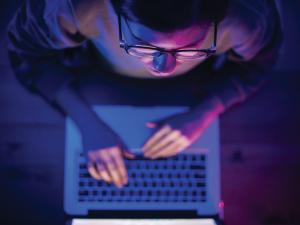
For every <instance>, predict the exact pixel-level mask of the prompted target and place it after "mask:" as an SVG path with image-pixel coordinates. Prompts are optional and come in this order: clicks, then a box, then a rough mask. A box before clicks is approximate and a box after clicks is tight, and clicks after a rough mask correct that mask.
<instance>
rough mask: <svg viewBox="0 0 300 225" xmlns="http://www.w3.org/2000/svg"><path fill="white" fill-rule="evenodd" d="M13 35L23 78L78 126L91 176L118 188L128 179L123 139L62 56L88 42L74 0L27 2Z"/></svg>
mask: <svg viewBox="0 0 300 225" xmlns="http://www.w3.org/2000/svg"><path fill="white" fill-rule="evenodd" d="M8 36H9V46H8V50H9V56H10V59H11V64H12V66H13V69H14V70H15V73H16V76H17V78H18V79H19V81H20V82H21V83H22V84H23V85H24V86H25V87H26V88H27V89H28V90H30V91H31V92H33V93H37V94H39V95H41V96H42V97H43V98H44V99H45V100H46V101H47V102H49V103H51V104H52V105H53V106H55V107H58V109H59V110H62V111H63V112H64V113H65V114H67V115H69V116H70V117H71V118H72V119H73V120H74V121H75V123H76V124H77V125H78V127H79V129H80V131H81V134H82V141H83V148H84V150H85V152H86V153H87V157H88V170H89V172H90V174H91V175H92V176H93V177H94V178H95V179H104V180H105V181H108V182H111V181H113V182H114V183H115V184H117V185H118V186H122V185H123V184H124V183H126V182H127V180H126V179H127V177H126V169H125V165H124V162H123V157H122V151H121V147H123V146H121V144H122V143H121V141H120V139H119V138H118V137H117V135H116V134H115V133H114V132H113V131H112V130H111V129H110V128H109V127H108V126H106V124H104V122H103V121H101V119H99V118H98V117H97V116H96V115H95V113H94V112H93V111H92V109H91V108H90V106H89V105H87V103H86V102H85V101H84V99H82V98H81V97H80V96H79V94H78V93H76V91H75V89H74V88H73V87H72V81H74V80H75V79H76V77H75V75H74V74H73V73H72V72H71V71H69V70H68V68H67V67H65V66H64V65H63V64H62V63H61V62H60V60H59V58H60V56H61V53H62V50H64V49H67V48H74V47H78V46H80V45H81V44H82V43H83V42H84V41H85V40H86V38H85V37H84V36H83V35H82V34H81V33H80V31H79V29H78V26H77V25H76V19H75V18H74V15H73V11H72V4H71V2H70V0H43V1H42V0H27V1H24V2H23V4H22V5H21V7H20V8H19V10H18V11H17V13H16V15H15V17H14V18H13V20H12V21H11V23H10V24H9V26H8ZM112 159H113V160H112ZM116 163H117V165H114V164H116ZM112 168H113V170H112ZM116 168H117V170H116Z"/></svg>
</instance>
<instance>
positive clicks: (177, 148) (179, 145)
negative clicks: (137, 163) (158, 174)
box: [151, 136, 189, 159]
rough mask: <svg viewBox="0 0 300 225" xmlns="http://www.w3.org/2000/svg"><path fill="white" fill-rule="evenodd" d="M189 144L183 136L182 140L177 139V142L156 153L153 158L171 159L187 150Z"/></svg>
mask: <svg viewBox="0 0 300 225" xmlns="http://www.w3.org/2000/svg"><path fill="white" fill-rule="evenodd" d="M188 144H189V141H188V139H187V138H186V137H184V136H182V137H181V138H179V139H177V140H176V141H175V142H173V143H171V144H169V145H168V146H167V147H165V148H164V149H161V150H158V151H157V152H155V153H154V154H153V155H152V156H151V158H152V159H156V158H158V157H170V156H174V155H177V154H178V153H179V152H181V151H182V150H183V149H184V148H186V147H187V146H188Z"/></svg>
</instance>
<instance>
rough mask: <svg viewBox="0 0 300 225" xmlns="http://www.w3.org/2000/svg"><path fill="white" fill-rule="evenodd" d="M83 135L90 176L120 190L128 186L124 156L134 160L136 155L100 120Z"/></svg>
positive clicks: (86, 127) (90, 125) (85, 130)
mask: <svg viewBox="0 0 300 225" xmlns="http://www.w3.org/2000/svg"><path fill="white" fill-rule="evenodd" d="M81 133H82V141H83V147H84V151H85V153H86V157H87V169H88V172H89V173H90V175H91V176H92V177H93V178H95V179H97V180H104V181H106V182H108V183H114V184H115V185H116V186H117V187H119V188H121V187H122V186H124V185H126V184H127V182H128V176H127V170H126V167H125V163H124V156H125V157H127V158H131V159H133V158H134V155H133V154H132V153H130V152H128V151H127V149H126V146H125V145H124V143H123V142H122V140H121V139H120V137H119V136H118V135H117V134H116V133H115V132H114V131H113V130H111V128H110V127H108V126H107V125H106V124H104V123H103V122H102V121H100V120H99V121H94V123H93V124H89V126H85V129H81Z"/></svg>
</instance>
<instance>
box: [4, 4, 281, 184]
mask: <svg viewBox="0 0 300 225" xmlns="http://www.w3.org/2000/svg"><path fill="white" fill-rule="evenodd" d="M8 35H9V38H10V43H9V53H10V58H11V62H12V65H13V68H14V69H15V72H16V75H17V78H18V79H19V80H20V82H22V83H23V84H24V85H25V86H26V87H27V88H28V89H29V90H31V91H32V92H34V93H37V94H39V95H41V96H43V97H44V98H45V100H47V101H48V102H50V103H51V104H52V105H53V106H55V107H57V108H59V109H60V110H62V111H63V112H64V113H65V114H67V115H68V116H70V117H71V118H72V119H73V120H74V121H75V122H76V123H77V125H78V127H79V129H80V131H81V133H82V139H83V145H84V150H85V151H86V153H87V158H88V163H87V167H88V171H89V173H90V174H91V176H93V177H94V178H95V179H98V180H100V179H103V180H105V181H107V182H113V183H114V184H116V185H117V186H118V187H122V186H123V185H125V184H126V183H127V181H128V178H127V172H126V168H125V165H124V161H123V156H126V157H129V158H134V155H132V154H131V153H130V152H128V151H126V146H124V144H123V143H122V140H120V138H119V137H118V136H117V135H116V134H115V133H114V132H113V131H112V130H111V129H110V127H108V126H107V125H106V124H105V123H104V122H103V121H102V120H101V119H99V118H98V117H97V116H96V115H95V113H94V112H93V111H92V110H91V107H90V105H89V104H87V102H86V101H85V100H84V99H83V98H82V97H81V96H80V95H79V94H78V92H77V91H76V89H75V88H74V82H75V80H78V79H79V78H80V79H82V75H78V74H77V75H75V74H76V71H75V70H74V68H80V67H81V65H83V64H84V62H83V61H84V60H86V61H88V63H89V62H90V61H92V60H94V61H96V63H100V64H101V65H102V67H101V66H100V70H102V71H99V73H100V74H101V73H102V74H103V73H108V74H109V73H110V72H113V73H116V74H119V75H121V76H127V77H132V78H138V79H144V80H146V81H147V80H149V81H150V80H153V79H155V80H158V81H160V80H161V81H163V80H165V81H168V80H171V79H173V78H174V77H180V76H185V75H186V74H188V73H193V74H194V75H195V76H199V77H201V76H203V77H204V74H197V68H198V67H199V68H200V67H202V66H203V65H206V64H207V62H208V61H210V62H212V63H210V64H209V65H210V66H205V67H204V66H203V68H205V70H206V71H205V73H206V74H210V73H211V72H216V74H218V75H217V76H216V75H215V76H207V77H206V82H205V83H202V84H200V83H199V89H203V90H205V97H204V98H202V99H201V100H200V99H199V102H198V104H196V105H193V107H191V108H190V110H189V111H188V112H186V113H182V114H178V115H175V116H172V117H169V118H165V119H164V120H163V121H156V122H154V123H149V126H152V127H155V128H156V131H155V133H154V134H153V136H152V137H150V139H149V140H148V141H147V142H146V143H145V145H144V146H143V147H142V151H143V153H144V156H145V157H147V158H151V159H156V158H158V157H170V156H173V155H176V154H178V153H179V152H180V151H182V150H184V149H185V148H186V147H187V146H189V145H190V144H191V143H193V142H194V141H195V140H196V139H197V138H199V137H200V136H201V134H202V133H203V131H204V130H205V128H206V127H207V126H208V125H209V124H210V123H211V122H212V121H213V120H214V119H215V118H216V117H217V116H219V115H220V114H221V113H223V112H225V111H226V110H227V109H228V108H229V107H231V106H232V105H234V104H236V103H240V102H243V101H245V100H246V99H247V98H248V97H249V96H250V95H251V94H252V93H254V92H255V91H256V90H258V89H259V88H260V87H261V86H262V84H264V83H265V81H266V80H267V75H266V71H267V70H268V69H269V68H270V67H271V66H272V65H273V64H274V63H275V61H276V59H277V56H278V50H279V46H280V43H281V40H282V31H281V27H280V21H279V16H278V12H277V9H276V4H275V2H274V1H272V0H251V1H249V0H229V1H227V0H185V1H182V0H164V1H159V0H143V1H138V0H43V1H41V0H27V1H25V2H24V3H23V5H22V6H21V7H20V8H19V9H18V11H17V13H16V15H15V17H14V18H13V20H12V21H11V23H10V25H9V27H8ZM87 43H88V44H87ZM88 45H92V46H93V47H94V49H96V51H97V52H98V55H97V57H94V58H93V59H89V54H90V52H89V51H88V50H87V51H85V49H86V48H85V47H86V46H88ZM72 50H74V51H75V52H77V54H79V55H81V57H79V59H80V60H77V61H76V60H69V58H68V57H67V55H68V52H69V51H72ZM83 52H85V53H87V54H86V57H83V56H84V54H83ZM72 68H73V69H72ZM107 68H108V69H107ZM99 91H101V90H99Z"/></svg>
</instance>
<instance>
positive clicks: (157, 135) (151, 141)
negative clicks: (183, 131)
mask: <svg viewBox="0 0 300 225" xmlns="http://www.w3.org/2000/svg"><path fill="white" fill-rule="evenodd" d="M171 130H172V129H171V127H170V126H169V125H167V126H164V127H162V128H161V129H160V130H158V131H157V132H156V133H155V134H154V135H153V136H152V137H151V138H150V139H149V140H148V141H147V142H146V144H145V145H144V146H143V147H142V151H146V150H147V149H148V148H150V147H151V146H152V145H153V144H154V143H155V142H157V140H159V139H160V138H161V137H162V136H164V135H166V134H167V133H169V132H170V131H171Z"/></svg>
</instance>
